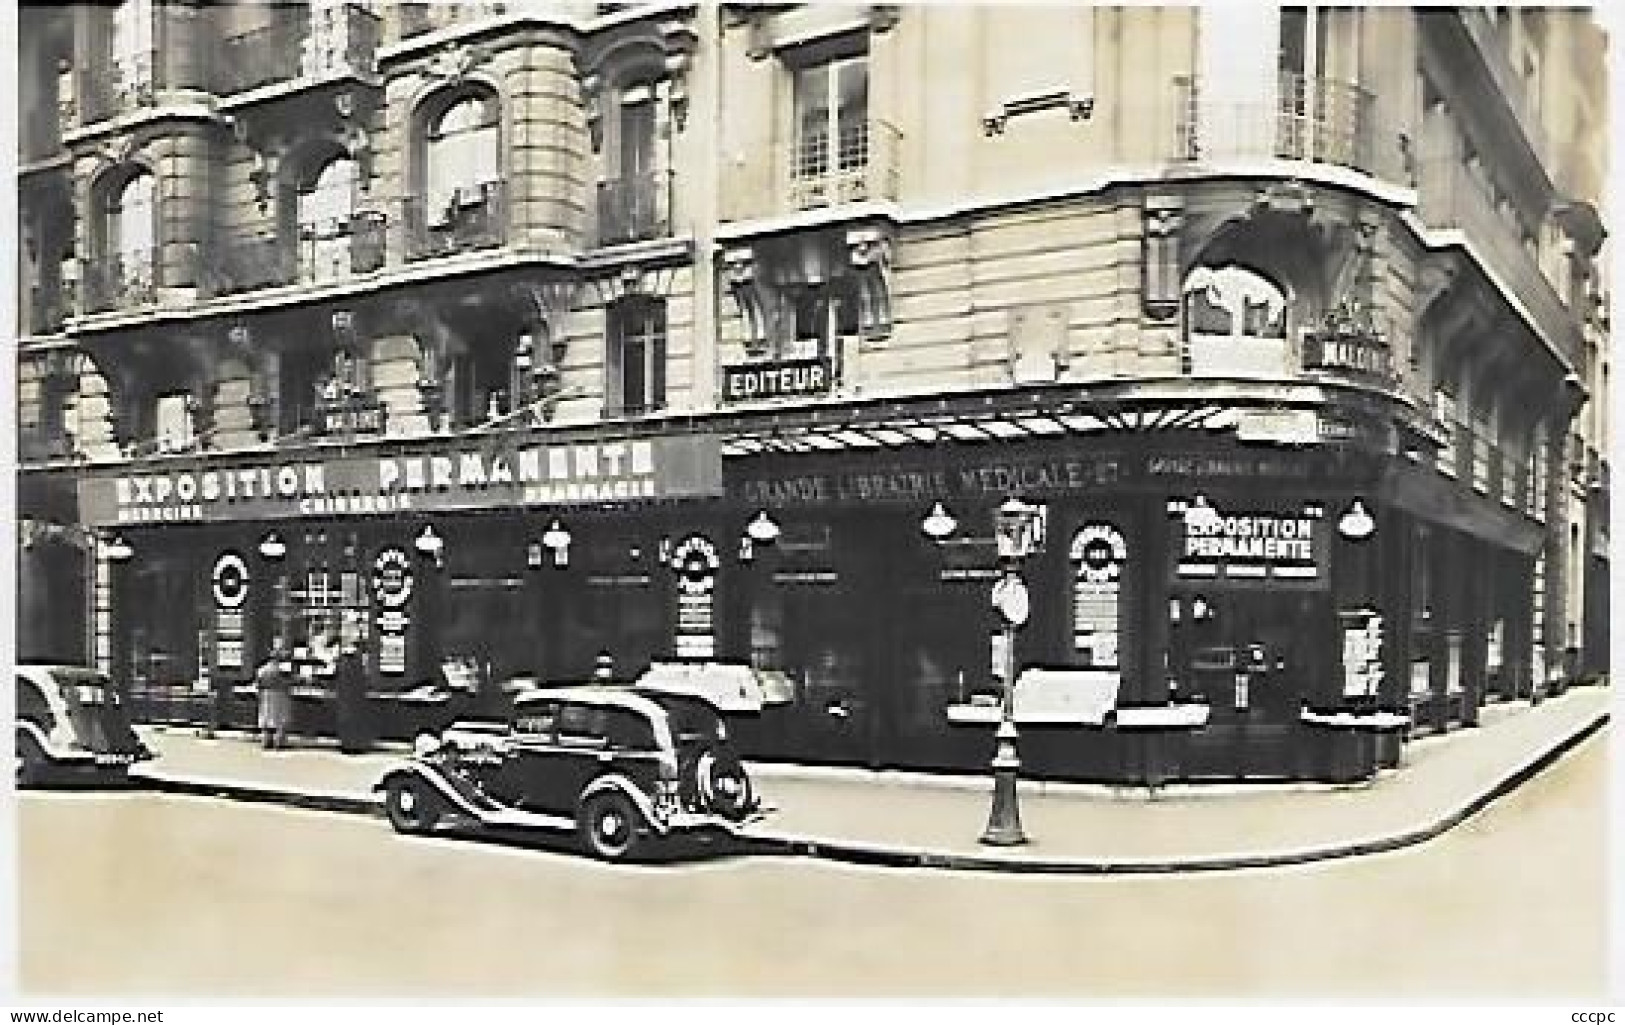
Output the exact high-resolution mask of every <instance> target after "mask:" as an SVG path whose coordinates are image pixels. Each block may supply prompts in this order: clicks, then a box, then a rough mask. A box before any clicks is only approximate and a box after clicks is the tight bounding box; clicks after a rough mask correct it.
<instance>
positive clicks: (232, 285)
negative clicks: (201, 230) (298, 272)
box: [209, 235, 294, 295]
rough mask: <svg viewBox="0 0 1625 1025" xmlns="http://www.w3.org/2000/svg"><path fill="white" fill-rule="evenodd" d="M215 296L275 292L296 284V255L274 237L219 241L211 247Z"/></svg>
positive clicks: (211, 287)
mask: <svg viewBox="0 0 1625 1025" xmlns="http://www.w3.org/2000/svg"><path fill="white" fill-rule="evenodd" d="M210 250H211V256H212V257H213V258H212V259H211V260H210V261H209V262H210V270H211V271H212V274H211V279H210V282H209V291H210V292H211V293H212V294H214V295H231V294H233V293H236V292H252V291H256V290H258V289H261V288H275V287H276V286H278V285H287V284H291V283H292V282H293V280H294V262H293V251H292V249H291V248H290V247H289V246H288V245H286V244H285V243H284V242H283V241H282V240H281V239H279V238H277V237H276V236H274V235H259V236H254V237H250V238H228V239H216V240H215V241H214V243H213V244H212V245H211V246H210Z"/></svg>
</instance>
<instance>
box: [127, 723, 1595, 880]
mask: <svg viewBox="0 0 1625 1025" xmlns="http://www.w3.org/2000/svg"><path fill="white" fill-rule="evenodd" d="M1610 721H1611V715H1610V713H1609V712H1607V711H1602V712H1599V713H1597V715H1596V716H1595V717H1593V718H1592V719H1591V721H1590V722H1588V723H1586V724H1585V725H1583V726H1581V727H1580V728H1578V729H1576V730H1574V731H1573V732H1571V733H1569V734H1568V735H1566V736H1564V737H1562V738H1561V739H1559V740H1558V741H1557V742H1556V743H1555V744H1553V745H1552V746H1551V747H1549V748H1547V749H1546V750H1545V751H1543V752H1541V753H1540V754H1539V755H1537V756H1535V757H1533V758H1531V759H1530V760H1529V761H1528V762H1526V763H1524V764H1523V765H1521V766H1519V767H1518V768H1516V769H1514V770H1513V771H1512V772H1511V773H1509V774H1508V775H1506V776H1505V777H1503V778H1502V779H1500V780H1499V781H1498V782H1497V783H1496V784H1495V785H1494V786H1492V787H1490V788H1489V789H1488V790H1486V791H1484V792H1482V793H1480V794H1478V795H1477V796H1476V797H1474V798H1472V799H1471V800H1469V801H1468V802H1467V803H1466V804H1465V805H1463V806H1462V807H1460V808H1457V809H1456V810H1455V811H1452V812H1450V813H1448V814H1446V815H1444V816H1442V817H1441V818H1439V819H1437V820H1436V821H1434V822H1432V823H1430V824H1427V825H1424V826H1420V827H1417V828H1415V829H1411V830H1407V831H1405V832H1401V833H1395V834H1392V835H1389V836H1384V837H1378V838H1374V839H1368V840H1360V841H1354V842H1349V843H1342V844H1333V845H1329V846H1326V847H1315V848H1310V849H1307V850H1297V851H1283V852H1278V853H1272V854H1238V855H1225V856H1219V857H1190V858H1173V859H1166V860H1111V859H1093V860H1090V859H1081V858H1062V859H1043V858H1018V857H997V856H992V855H980V854H958V853H951V852H944V851H933V850H929V849H921V848H909V847H889V846H886V845H883V844H867V843H861V842H856V841H846V840H826V839H822V838H819V837H811V836H800V835H796V834H790V833H785V834H775V833H771V832H762V833H752V834H746V835H744V836H742V837H740V838H739V842H740V846H741V848H742V849H743V850H744V851H745V852H747V853H758V854H773V855H782V856H790V857H810V858H819V859H822V860H826V861H839V862H845V863H850V864H859V865H877V866H882V867H887V868H927V869H947V870H955V871H968V872H1005V873H1033V874H1048V875H1119V876H1121V875H1173V874H1185V873H1191V874H1194V873H1199V872H1230V871H1239V870H1243V869H1255V868H1280V867H1285V866H1290V865H1305V864H1312V863H1314V862H1319V861H1332V860H1337V859H1342V858H1353V857H1361V856H1364V855H1370V854H1382V853H1386V852H1389V851H1396V850H1401V849H1404V848H1406V847H1414V846H1416V845H1418V844H1422V843H1426V842H1427V841H1429V840H1432V839H1434V838H1435V837H1438V836H1440V835H1442V834H1444V833H1446V832H1448V831H1449V830H1451V829H1454V828H1455V827H1456V826H1459V825H1460V824H1461V823H1463V822H1465V821H1466V820H1468V819H1469V818H1472V817H1473V816H1474V815H1476V814H1478V813H1479V812H1481V811H1483V810H1484V809H1485V808H1486V807H1488V806H1489V805H1490V804H1492V803H1494V802H1495V801H1497V800H1499V799H1500V798H1502V797H1504V796H1506V795H1507V794H1509V793H1511V792H1512V791H1514V790H1516V789H1517V788H1518V787H1520V786H1522V785H1523V784H1524V783H1526V782H1528V781H1529V780H1531V779H1533V778H1534V777H1535V776H1537V775H1539V774H1540V773H1541V772H1542V771H1544V770H1545V769H1546V768H1547V767H1549V766H1551V765H1552V764H1554V763H1555V762H1557V760H1558V759H1560V758H1562V757H1563V756H1564V755H1566V754H1568V753H1569V752H1570V751H1572V750H1574V749H1575V748H1576V747H1578V746H1580V745H1581V744H1582V743H1584V742H1585V741H1587V740H1589V739H1590V738H1591V737H1592V736H1594V735H1596V734H1597V733H1598V732H1599V731H1601V730H1602V728H1603V727H1604V726H1607V725H1608V724H1609V723H1610ZM131 781H132V782H133V783H136V784H137V785H138V786H140V787H141V788H143V789H147V790H153V791H157V792H160V793H169V794H180V795H184V796H192V797H206V798H214V799H219V800H228V801H241V802H246V803H255V804H277V805H283V806H287V807H294V808H302V809H306V810H313V811H325V812H332V813H336V814H345V815H363V816H372V817H377V816H381V815H382V813H383V803H382V802H381V801H380V800H379V799H377V798H375V797H372V796H365V797H359V796H356V795H354V794H340V793H331V792H329V793H322V792H319V791H297V790H279V789H275V788H271V787H263V786H256V785H253V784H247V783H239V782H228V781H217V780H188V779H178V778H175V777H169V776H162V775H156V774H153V775H148V774H145V773H141V774H133V775H132V778H131Z"/></svg>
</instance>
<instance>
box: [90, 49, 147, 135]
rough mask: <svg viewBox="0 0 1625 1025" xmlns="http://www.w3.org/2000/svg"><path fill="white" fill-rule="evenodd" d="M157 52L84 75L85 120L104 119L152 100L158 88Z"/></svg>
mask: <svg viewBox="0 0 1625 1025" xmlns="http://www.w3.org/2000/svg"><path fill="white" fill-rule="evenodd" d="M158 61H159V55H158V54H157V53H154V52H148V53H143V54H141V55H139V56H138V57H135V58H133V59H129V60H122V61H112V62H109V63H107V64H105V65H103V69H102V71H103V73H100V74H92V75H87V76H85V78H86V81H85V83H84V84H85V96H84V101H85V102H84V109H83V111H82V113H83V114H84V118H85V123H86V124H90V123H93V122H96V121H105V120H107V119H108V118H112V117H117V116H118V115H120V114H128V113H130V112H131V111H134V110H137V109H139V108H141V107H145V106H150V105H151V104H152V103H153V100H154V98H155V96H156V95H157V89H158V76H157V69H158V66H159V64H158Z"/></svg>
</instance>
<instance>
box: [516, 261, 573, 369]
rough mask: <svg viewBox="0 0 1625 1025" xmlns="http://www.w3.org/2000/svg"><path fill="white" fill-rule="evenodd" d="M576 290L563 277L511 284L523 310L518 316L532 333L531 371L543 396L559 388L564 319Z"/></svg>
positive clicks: (565, 340)
mask: <svg viewBox="0 0 1625 1025" xmlns="http://www.w3.org/2000/svg"><path fill="white" fill-rule="evenodd" d="M579 290H580V286H579V284H578V283H577V282H575V281H571V280H566V279H563V278H555V279H551V280H547V281H522V282H518V283H516V284H515V285H514V286H513V296H514V299H515V301H516V302H517V303H518V304H519V306H520V308H521V310H522V313H521V319H522V320H523V322H524V323H525V325H526V326H527V327H528V328H529V329H530V331H531V333H532V334H533V335H534V336H535V338H534V339H533V342H532V355H533V358H534V362H533V363H532V365H531V368H532V369H531V373H532V374H533V376H534V377H535V385H536V387H537V389H538V391H539V392H540V393H541V395H542V396H543V397H545V396H547V395H551V394H553V393H555V392H557V391H558V389H559V380H560V376H561V368H562V367H563V365H564V357H565V356H566V355H567V354H568V349H569V339H568V337H567V336H566V335H565V332H564V319H565V317H567V316H569V314H570V311H571V310H573V309H575V302H576V295H577V293H578V292H579Z"/></svg>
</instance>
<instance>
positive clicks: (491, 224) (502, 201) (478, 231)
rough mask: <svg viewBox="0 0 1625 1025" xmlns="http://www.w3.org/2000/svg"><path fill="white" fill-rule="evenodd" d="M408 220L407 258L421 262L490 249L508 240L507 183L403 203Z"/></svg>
mask: <svg viewBox="0 0 1625 1025" xmlns="http://www.w3.org/2000/svg"><path fill="white" fill-rule="evenodd" d="M401 208H402V214H403V216H404V217H405V218H406V233H407V244H406V258H407V259H408V260H421V259H424V258H427V257H431V256H447V255H449V254H452V253H460V252H466V251H468V250H471V249H489V248H493V247H496V246H500V245H502V244H503V242H504V240H505V239H506V238H507V225H508V204H507V189H506V186H505V185H504V183H503V182H485V183H483V184H481V185H473V186H464V187H461V188H458V189H456V190H455V191H453V192H452V194H451V195H449V196H447V197H445V198H443V199H437V200H436V201H435V202H433V203H429V202H427V201H426V200H425V198H424V197H422V196H407V197H406V198H405V199H403V200H402V201H401Z"/></svg>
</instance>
